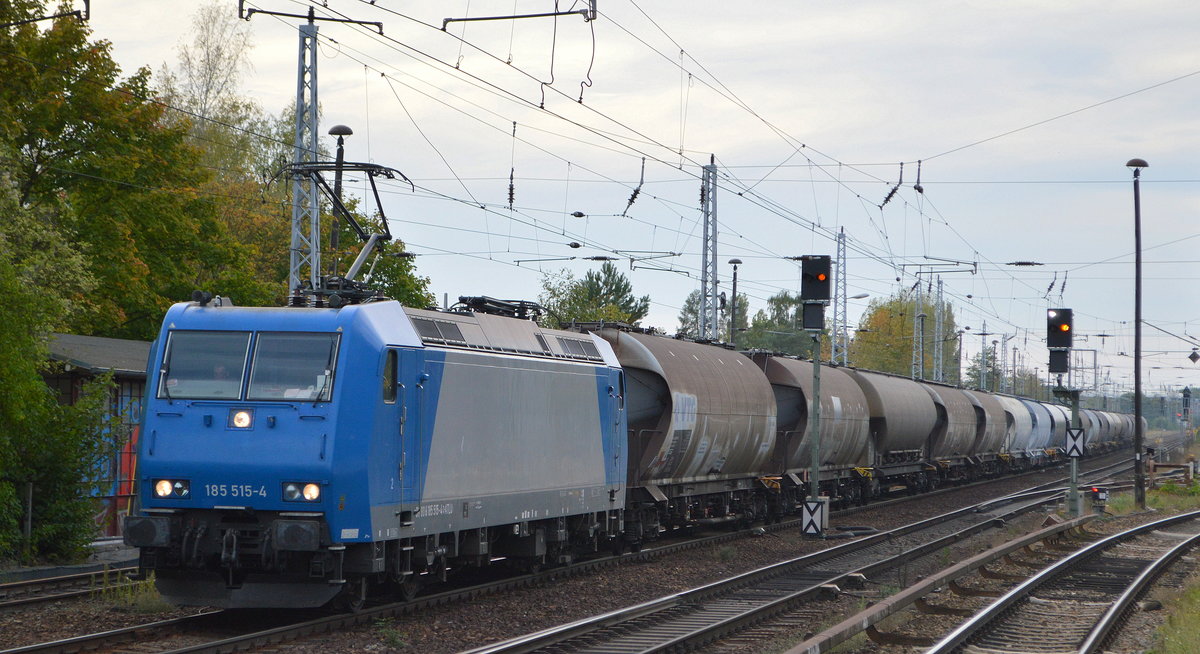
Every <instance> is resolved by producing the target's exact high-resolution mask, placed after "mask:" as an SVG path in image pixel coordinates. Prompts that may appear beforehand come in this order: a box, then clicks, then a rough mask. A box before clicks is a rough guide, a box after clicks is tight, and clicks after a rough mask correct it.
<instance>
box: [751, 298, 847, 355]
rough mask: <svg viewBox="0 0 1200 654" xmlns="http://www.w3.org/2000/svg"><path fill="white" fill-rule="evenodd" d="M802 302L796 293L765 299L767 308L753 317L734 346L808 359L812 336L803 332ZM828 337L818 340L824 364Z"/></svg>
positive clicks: (827, 352)
mask: <svg viewBox="0 0 1200 654" xmlns="http://www.w3.org/2000/svg"><path fill="white" fill-rule="evenodd" d="M803 309H804V302H803V301H802V300H801V299H800V295H799V294H798V293H792V292H790V291H780V292H779V293H776V294H775V295H773V296H771V297H770V298H767V308H766V309H765V310H759V311H758V312H756V313H755V314H754V320H753V321H751V323H750V328H749V330H748V331H746V332H745V333H743V334H739V335H738V340H737V342H738V346H739V347H741V348H746V349H758V350H767V351H770V352H782V353H784V354H791V355H793V356H800V357H811V356H812V347H813V345H812V343H813V339H812V336H811V335H809V333H808V332H806V331H804V322H803V317H804V316H803ZM829 348H830V342H829V338H828V335H827V334H826V335H825V337H823V338H822V339H821V357H822V359H824V360H826V361H828V360H829V353H830V349H829Z"/></svg>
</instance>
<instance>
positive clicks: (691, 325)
mask: <svg viewBox="0 0 1200 654" xmlns="http://www.w3.org/2000/svg"><path fill="white" fill-rule="evenodd" d="M734 310H735V311H736V312H737V329H739V330H742V331H745V330H746V329H747V326H748V324H749V322H748V320H747V316H748V315H749V313H750V298H749V297H747V296H746V295H745V294H743V293H738V300H737V304H736V306H735V307H734ZM720 314H721V317H720V324H719V325H718V332H719V334H720V339H721V340H723V341H726V342H728V341H730V340H731V339H730V338H729V305H728V304H724V305H723V306H722V307H721V312H720ZM677 333H678V334H680V335H682V336H684V337H686V338H699V336H700V291H699V290H694V291H692V292H691V293H688V296H687V299H685V300H684V301H683V308H681V309H680V310H679V330H678V332H677ZM737 341H738V344H739V345H741V341H742V336H741V332H739V334H738V338H737Z"/></svg>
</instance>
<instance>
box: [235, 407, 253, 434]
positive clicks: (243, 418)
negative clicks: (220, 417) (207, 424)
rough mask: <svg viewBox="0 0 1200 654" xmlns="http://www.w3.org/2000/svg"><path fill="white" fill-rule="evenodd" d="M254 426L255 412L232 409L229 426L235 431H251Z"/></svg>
mask: <svg viewBox="0 0 1200 654" xmlns="http://www.w3.org/2000/svg"><path fill="white" fill-rule="evenodd" d="M253 425H254V412H253V411H251V410H250V409H232V410H230V412H229V426H230V427H233V428H234V429H249V428H250V427H252V426H253Z"/></svg>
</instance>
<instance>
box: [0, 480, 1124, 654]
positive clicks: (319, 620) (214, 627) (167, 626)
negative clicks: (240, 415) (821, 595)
mask: <svg viewBox="0 0 1200 654" xmlns="http://www.w3.org/2000/svg"><path fill="white" fill-rule="evenodd" d="M1123 465H1128V463H1127V462H1125V463H1121V462H1118V463H1116V464H1112V465H1107V466H1105V467H1103V468H1101V469H1100V470H1103V471H1105V472H1101V473H1099V474H1108V471H1111V470H1114V469H1117V468H1119V467H1120V466H1123ZM981 483H986V482H981ZM1061 483H1062V482H1061V481H1054V482H1050V483H1047V484H1043V485H1041V486H1039V487H1036V489H1037V490H1033V491H1031V492H1033V493H1035V494H1036V493H1041V494H1040V495H1035V497H1034V498H1032V499H1027V500H1026V501H1027V502H1029V503H1032V504H1036V503H1040V502H1044V501H1047V498H1048V497H1051V496H1052V494H1053V493H1054V492H1056V490H1057V487H1059V486H1061ZM961 488H963V487H961V486H959V487H954V488H951V489H946V490H947V492H948V491H950V490H955V489H961ZM939 492H940V491H939ZM931 495H933V496H936V494H926V495H922V496H918V497H912V498H908V497H906V498H900V499H896V500H891V501H890V502H895V503H902V502H909V501H913V500H917V501H920V500H923V499H928V498H930V497H931ZM874 506H879V505H878V504H876V505H874ZM973 510H974V509H973V508H970V509H963V510H960V511H956V512H953V513H954V514H960V515H963V516H967V515H968V514H969V513H970V512H971V511H973ZM995 511H996V514H997V515H1003V514H1004V512H1003V511H1001V510H999V509H996V510H995ZM850 513H853V510H851V511H847V512H845V513H840V515H848V514H850ZM834 515H839V513H835V514H834ZM996 520H997V518H990V523H996ZM976 522H983V523H984V524H985V525H986V524H988V523H989V519H987V518H985V519H983V520H982V521H976ZM797 526H798V524H797V523H796V522H795V521H793V522H790V523H783V524H780V525H771V526H768V527H765V529H767V530H770V531H776V530H785V529H795V528H796V527H797ZM983 528H986V526H985V527H983ZM944 531H946V535H947V536H951V537H952V538H961V537H963V536H965V535H966V533H965V531H964V530H963V529H959V530H958V531H959V532H964V533H959V534H958V535H957V536H955V535H954V533H955V530H954V529H951V528H949V527H947V528H946V529H945V530H944ZM893 533H894V532H893ZM744 536H745V532H742V533H729V534H719V535H716V536H710V537H706V538H701V539H692V540H690V541H687V542H680V543H670V544H664V545H660V546H656V547H654V548H647V549H645V550H643V551H642V552H638V553H633V554H626V555H624V556H623V557H620V558H619V559H614V558H606V559H598V560H595V561H587V562H582V563H576V564H574V565H572V566H570V567H567V568H557V569H551V570H547V571H543V572H540V573H538V574H530V575H522V576H519V577H514V578H508V579H504V580H499V581H495V582H491V583H486V584H482V585H476V586H472V587H469V588H461V589H453V590H448V591H445V592H440V593H435V594H431V595H427V596H422V597H419V598H417V599H416V600H414V601H412V602H407V603H394V604H382V605H375V606H368V607H367V608H365V609H364V610H363V611H361V612H359V613H354V614H338V615H328V614H322V615H316V616H314V615H312V613H311V612H310V613H306V614H304V615H301V616H296V615H294V614H293V615H292V619H291V620H286V621H283V622H282V623H281V622H279V621H273V622H272V621H258V622H256V621H254V620H238V623H240V626H237V627H234V626H232V625H231V624H230V623H229V621H228V620H227V619H226V618H228V617H230V616H228V615H226V616H225V617H224V618H222V617H219V616H221V615H225V614H223V613H221V612H213V613H209V614H202V615H198V616H189V617H187V618H180V619H176V620H166V621H161V622H157V623H149V624H145V625H138V626H134V627H130V628H127V629H118V630H113V631H111V632H105V633H101V634H91V635H87V636H80V637H77V638H71V639H66V640H62V641H56V642H52V643H42V644H38V645H32V646H28V647H22V648H16V649H11V650H5V651H4V652H0V654H16V653H17V652H20V653H22V654H27V653H32V652H76V651H84V650H95V649H99V648H106V647H110V646H114V645H120V644H122V643H128V642H131V641H137V642H139V643H142V644H143V646H146V647H148V646H149V644H148V643H147V642H146V641H150V640H160V641H162V643H164V646H162V647H155V648H154V649H153V650H147V651H169V652H173V653H174V654H182V653H183V652H189V653H194V652H233V651H241V650H245V649H247V648H251V647H260V646H267V645H272V644H276V643H279V642H284V641H288V640H293V639H296V638H303V637H306V636H311V635H316V634H321V633H331V632H336V631H339V630H344V629H348V628H352V627H354V626H356V625H370V624H372V623H375V622H377V621H379V620H381V619H386V618H390V617H396V616H402V615H408V614H413V613H418V612H420V611H423V610H426V609H429V608H432V607H436V606H441V605H446V604H451V603H455V602H459V601H462V600H465V599H470V598H473V597H478V596H485V595H489V594H494V593H498V592H503V591H506V590H511V589H514V588H519V587H523V586H531V585H539V584H543V583H546V582H547V581H551V580H554V579H557V578H565V577H568V576H573V575H579V574H587V573H591V572H594V571H596V570H599V569H602V568H604V567H607V566H610V565H614V564H618V563H623V562H636V561H644V560H650V559H654V558H657V557H660V556H665V555H667V554H671V553H674V552H679V551H683V550H687V549H693V548H700V547H706V546H712V545H714V544H719V543H724V542H728V541H731V540H734V539H738V538H742V537H744ZM913 538H917V539H919V538H920V537H919V536H914V537H913ZM893 539H894V536H891V535H888V534H883V535H880V536H879V537H878V538H877V539H876V540H878V541H880V542H886V541H889V540H893ZM944 542H950V541H938V542H937V543H935V544H929V546H928V548H927V549H928V550H929V551H932V550H934V549H936V548H938V547H941V546H943V543H944ZM881 546H882V545H881ZM896 547H897V546H896V545H895V543H893V544H892V548H893V549H895V548H896ZM181 638H182V639H183V640H186V641H188V642H190V643H195V644H186V645H180V644H179V641H180V639H181Z"/></svg>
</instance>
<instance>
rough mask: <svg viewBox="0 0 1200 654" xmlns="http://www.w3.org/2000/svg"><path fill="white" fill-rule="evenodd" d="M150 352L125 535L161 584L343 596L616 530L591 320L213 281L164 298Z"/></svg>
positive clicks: (223, 600) (611, 453) (568, 550)
mask: <svg viewBox="0 0 1200 654" xmlns="http://www.w3.org/2000/svg"><path fill="white" fill-rule="evenodd" d="M148 370H149V371H151V373H150V375H149V380H148V381H149V383H148V390H147V394H148V398H147V401H146V406H145V418H144V422H143V430H144V431H143V433H144V437H143V438H142V441H141V447H140V453H139V455H140V457H141V461H140V467H139V484H140V487H139V488H140V492H139V495H140V497H141V515H138V516H131V517H129V518H128V519H127V522H126V525H125V538H126V542H128V543H129V544H130V545H134V546H137V547H139V548H141V566H142V567H143V569H146V570H153V571H154V572H155V574H156V578H157V584H158V587H159V589H160V591H161V592H162V594H163V595H164V596H165V597H166V598H167V599H168V600H170V601H173V602H176V603H180V604H193V605H211V606H222V607H307V606H320V605H324V604H326V603H327V602H329V601H331V600H333V599H334V598H338V597H340V598H342V599H344V600H346V601H348V602H350V603H352V604H353V603H358V602H360V601H361V600H362V599H364V598H365V597H366V595H367V593H368V589H369V588H370V587H371V586H374V585H389V586H391V587H392V588H393V589H394V590H395V591H397V592H398V593H399V594H401V595H412V594H413V593H415V592H416V590H417V589H418V588H419V587H420V586H421V585H422V583H424V582H427V581H430V580H435V579H444V578H445V576H446V574H447V573H448V572H450V571H453V570H454V569H455V568H456V567H460V566H469V565H486V564H488V563H491V562H493V561H495V560H498V559H501V558H503V559H505V560H508V561H510V562H517V563H519V564H520V565H522V566H537V565H540V564H541V563H545V562H551V563H564V562H568V561H570V560H571V558H572V557H573V556H575V555H576V554H578V553H580V552H581V551H585V550H595V549H598V548H602V547H612V546H620V545H621V543H620V541H619V540H617V539H619V537H620V535H621V534H622V532H623V530H624V524H623V520H624V515H623V507H624V506H625V499H626V498H625V494H626V488H625V481H624V480H625V474H626V467H627V461H626V459H627V453H626V451H625V449H624V448H623V447H622V442H623V439H624V436H625V433H626V419H625V411H624V405H623V402H624V399H623V398H624V393H623V384H624V380H623V377H622V372H621V368H620V366H619V364H618V363H617V359H616V357H615V356H614V355H613V351H612V348H611V347H610V346H609V345H608V343H607V342H605V341H604V340H602V339H600V338H597V337H593V336H589V335H583V334H579V333H574V332H564V331H556V330H547V329H541V328H539V327H538V326H537V325H536V324H535V323H533V322H532V321H527V320H526V321H519V320H510V319H504V318H500V317H497V316H490V315H486V314H473V313H453V312H432V311H421V310H413V309H406V308H403V307H401V306H400V305H399V304H398V303H396V302H392V301H380V302H368V303H365V304H354V305H349V306H344V307H341V308H312V307H302V308H242V307H234V306H230V305H229V304H228V303H227V302H221V301H220V300H219V299H218V300H217V301H216V302H211V303H210V302H190V303H181V304H177V305H175V306H174V307H172V308H171V309H170V311H169V312H168V313H167V315H166V318H165V320H164V322H163V329H162V332H161V334H160V336H159V338H158V340H157V341H156V343H155V345H154V347H153V350H152V354H151V360H150V362H149V367H148ZM563 407H570V410H567V411H564V410H562V408H563Z"/></svg>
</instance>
